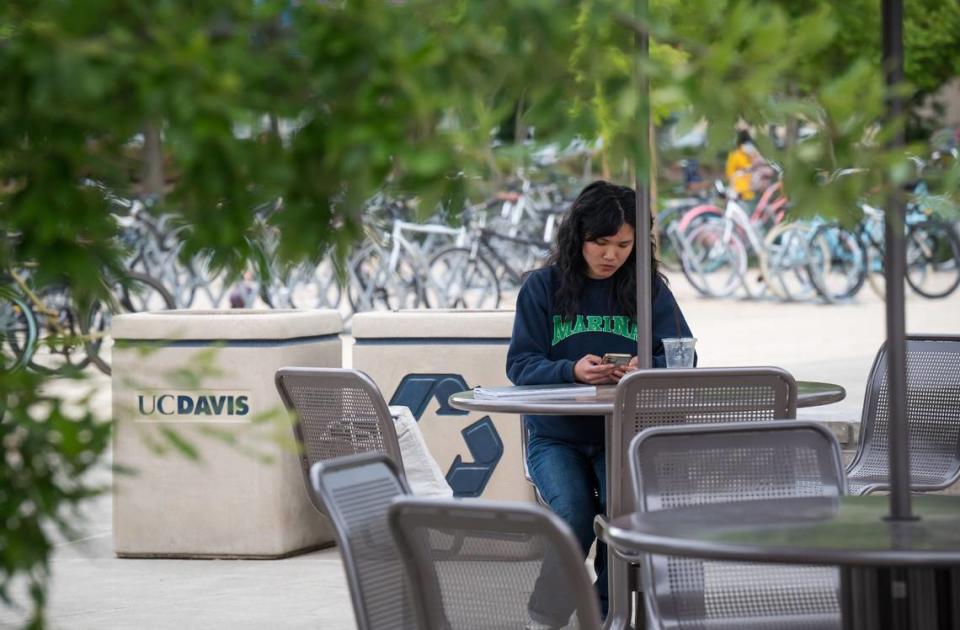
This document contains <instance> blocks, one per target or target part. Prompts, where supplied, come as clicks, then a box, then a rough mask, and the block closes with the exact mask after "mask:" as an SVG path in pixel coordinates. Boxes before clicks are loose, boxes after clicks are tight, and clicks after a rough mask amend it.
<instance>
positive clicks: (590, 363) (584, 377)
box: [573, 354, 616, 385]
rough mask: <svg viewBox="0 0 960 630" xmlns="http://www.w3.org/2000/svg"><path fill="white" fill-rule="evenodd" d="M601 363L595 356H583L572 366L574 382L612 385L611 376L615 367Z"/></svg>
mask: <svg viewBox="0 0 960 630" xmlns="http://www.w3.org/2000/svg"><path fill="white" fill-rule="evenodd" d="M601 361H602V360H601V359H600V357H598V356H597V355H595V354H588V355H586V356H584V357H583V358H582V359H580V360H579V361H577V362H576V364H575V365H574V366H573V378H574V380H576V381H580V382H581V383H588V384H590V385H605V384H607V383H612V382H613V379H612V374H613V370H614V368H615V367H616V366H615V365H613V364H612V363H608V364H607V365H604V364H603V363H602V362H601Z"/></svg>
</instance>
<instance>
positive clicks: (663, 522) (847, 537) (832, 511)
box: [604, 495, 960, 566]
mask: <svg viewBox="0 0 960 630" xmlns="http://www.w3.org/2000/svg"><path fill="white" fill-rule="evenodd" d="M888 512H889V497H886V496H880V495H871V496H842V497H804V498H788V499H767V500H760V501H741V502H733V503H714V504H706V505H695V506H688V507H682V508H674V509H667V510H658V511H654V512H635V513H633V514H628V515H625V516H621V517H619V518H615V519H613V520H612V521H611V522H610V524H609V527H608V529H607V531H606V534H605V536H604V538H605V539H606V540H607V542H608V543H609V544H611V545H612V546H614V547H615V548H617V549H619V550H621V551H626V552H631V553H636V552H637V551H647V552H653V553H661V554H667V555H675V556H692V557H697V558H704V559H711V560H734V561H761V562H785V563H791V564H835V565H850V566H960V497H958V496H943V495H917V496H914V497H913V513H914V515H915V516H917V517H919V518H917V519H915V520H911V521H889V520H887V519H886V518H885V516H886V515H887V514H888Z"/></svg>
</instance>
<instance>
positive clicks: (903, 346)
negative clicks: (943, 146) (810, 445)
mask: <svg viewBox="0 0 960 630" xmlns="http://www.w3.org/2000/svg"><path fill="white" fill-rule="evenodd" d="M883 65H884V75H885V77H886V83H887V124H888V125H895V128H896V133H895V134H894V136H893V137H892V138H891V140H890V145H889V146H890V147H891V148H893V149H896V148H900V147H903V146H904V134H903V118H902V117H903V99H902V97H901V96H900V95H899V93H898V92H897V90H898V89H899V88H900V86H901V85H902V83H903V0H883ZM904 214H905V208H904V199H903V194H902V193H901V192H900V190H899V189H892V190H891V191H890V196H889V197H888V199H887V212H886V227H885V232H886V233H885V238H886V243H887V246H886V250H887V251H886V264H885V273H886V284H887V303H886V308H887V370H888V372H887V385H888V391H889V393H890V423H889V427H890V435H889V440H890V518H891V519H894V520H906V519H910V518H912V513H911V507H910V449H909V434H908V431H907V342H906V312H905V308H904V284H903V280H904V273H905V268H906V245H905V242H904Z"/></svg>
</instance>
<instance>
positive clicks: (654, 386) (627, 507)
mask: <svg viewBox="0 0 960 630" xmlns="http://www.w3.org/2000/svg"><path fill="white" fill-rule="evenodd" d="M613 414H614V416H613V435H612V441H611V444H613V445H614V448H615V450H614V452H613V453H611V455H612V457H611V459H610V462H611V467H612V470H613V471H615V473H616V474H614V475H613V477H612V484H611V494H610V506H611V510H610V515H611V516H620V515H621V514H626V513H630V512H633V511H634V509H635V508H634V505H633V503H634V501H633V497H634V494H633V491H632V486H631V483H630V479H629V474H630V473H629V468H628V462H629V461H630V440H632V439H633V437H634V436H635V435H637V434H638V433H640V431H642V430H644V429H647V428H650V427H657V426H672V425H682V424H708V423H722V422H753V421H764V420H775V419H791V418H796V416H797V384H796V381H795V380H794V378H793V376H792V375H791V374H790V373H789V372H787V371H786V370H783V369H780V368H775V367H744V368H739V367H737V368H694V369H673V370H637V371H636V372H632V373H630V374H628V375H627V376H625V377H624V378H623V380H621V381H620V384H619V385H617V394H616V402H615V404H614V408H613Z"/></svg>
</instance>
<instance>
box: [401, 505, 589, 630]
mask: <svg viewBox="0 0 960 630" xmlns="http://www.w3.org/2000/svg"><path fill="white" fill-rule="evenodd" d="M389 520H390V527H391V529H392V531H393V534H394V536H395V538H396V539H397V544H398V547H399V548H400V553H401V555H402V557H403V559H404V561H405V563H406V565H407V570H408V574H409V576H410V582H411V584H415V585H416V586H415V587H414V591H415V593H414V600H415V602H416V605H417V615H418V619H419V621H420V627H421V628H423V629H425V630H461V629H462V630H475V629H477V628H483V629H485V630H487V629H491V630H494V629H504V630H507V629H510V630H519V629H522V628H524V627H525V626H528V625H529V626H530V627H533V626H534V623H531V622H535V623H540V624H543V625H542V626H536V627H547V626H549V627H557V628H559V627H566V628H571V629H573V628H581V629H596V630H599V628H600V611H599V606H598V603H597V600H596V591H595V590H594V588H593V586H592V584H591V580H590V577H589V576H588V575H587V571H586V567H585V566H584V564H583V560H582V558H581V556H580V549H579V547H578V545H577V543H576V541H575V540H574V538H573V533H572V532H570V530H569V528H568V527H567V526H566V524H564V523H563V522H562V521H560V519H559V518H557V517H556V516H555V515H553V514H552V513H551V512H550V511H549V510H546V509H544V508H541V507H539V506H534V505H527V504H522V503H496V502H490V501H469V502H468V501H453V500H438V499H416V498H413V497H409V498H407V497H405V498H403V499H400V500H397V501H396V502H395V503H394V505H393V506H392V507H391V508H390V515H389ZM535 585H537V587H536V591H534V586H535Z"/></svg>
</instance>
